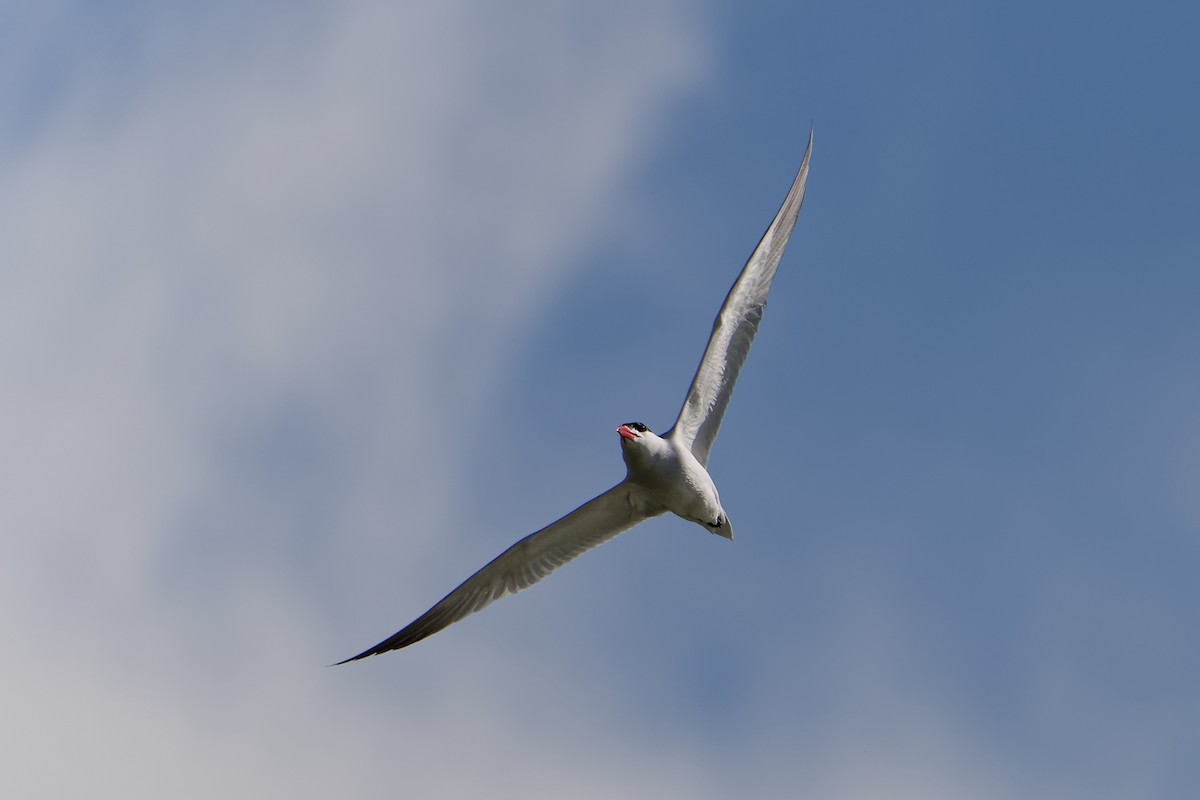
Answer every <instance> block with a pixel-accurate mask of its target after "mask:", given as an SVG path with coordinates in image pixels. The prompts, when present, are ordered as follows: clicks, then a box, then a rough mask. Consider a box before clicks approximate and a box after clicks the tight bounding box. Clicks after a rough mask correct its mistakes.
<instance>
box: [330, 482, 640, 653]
mask: <svg viewBox="0 0 1200 800" xmlns="http://www.w3.org/2000/svg"><path fill="white" fill-rule="evenodd" d="M661 513H662V509H658V508H656V507H654V506H653V505H652V504H651V503H650V501H649V499H648V498H646V497H645V496H644V494H643V493H642V490H641V489H639V488H638V487H637V486H634V485H633V484H630V483H627V482H625V481H622V482H621V483H619V484H617V485H616V486H614V487H613V488H611V489H609V490H608V491H607V492H605V493H604V494H602V495H600V496H599V497H596V498H593V499H592V500H589V501H588V502H586V503H584V504H583V505H582V506H580V507H579V508H577V509H575V510H574V511H572V512H571V513H570V514H567V515H566V516H565V517H563V518H562V519H560V520H559V521H558V522H555V523H553V524H551V525H548V526H546V527H545V528H542V529H541V530H540V531H538V532H536V533H531V534H530V535H529V536H526V537H525V538H524V539H522V540H521V541H519V542H517V543H516V544H514V545H513V546H512V547H510V548H508V549H507V550H505V551H504V552H503V553H501V554H500V555H498V556H496V558H494V559H493V560H492V561H491V562H490V563H489V564H488V565H487V566H486V567H484V568H483V569H481V570H479V571H478V572H476V573H475V574H474V575H472V576H471V577H469V578H467V579H466V580H465V581H463V582H462V584H461V585H460V586H459V587H458V588H457V589H455V590H454V591H452V592H451V593H450V594H448V595H446V596H445V597H443V598H442V599H441V600H440V601H438V603H437V604H436V605H435V606H434V607H433V608H431V609H429V610H428V611H426V612H425V613H424V614H422V615H421V616H420V617H418V618H417V619H416V620H414V621H413V622H412V623H410V624H409V625H407V626H406V627H404V628H403V629H401V630H400V631H398V632H397V633H396V634H395V635H393V636H391V637H390V638H388V639H385V640H384V641H382V642H380V643H379V644H377V645H375V646H374V647H372V648H371V649H369V650H364V651H363V652H361V653H359V654H358V655H356V656H354V657H353V658H348V659H346V660H345V661H339V662H338V663H339V664H345V663H347V662H349V661H357V660H358V659H360V658H366V657H367V656H373V655H377V654H379V653H386V652H387V651H389V650H397V649H399V648H401V647H407V646H408V645H410V644H413V643H414V642H419V641H421V640H422V639H424V638H425V637H427V636H432V635H433V634H435V633H437V632H438V631H440V630H441V629H442V628H445V627H447V626H449V625H453V624H454V623H455V622H458V621H459V620H460V619H462V618H463V617H465V616H467V615H469V614H474V613H475V612H476V611H479V610H480V609H482V608H483V607H484V606H486V605H487V604H488V603H491V602H492V601H493V600H498V599H499V598H501V597H503V596H504V595H506V594H516V593H517V592H519V591H521V590H522V589H526V588H528V587H530V586H532V585H533V584H535V583H537V582H538V581H540V580H541V579H542V578H544V577H546V576H547V575H549V574H550V573H551V572H553V571H554V570H555V569H557V568H558V567H561V566H562V565H563V564H565V563H567V562H568V561H570V560H571V559H573V558H575V557H576V556H578V555H581V554H582V553H584V552H585V551H587V550H590V549H592V548H593V547H595V546H596V545H598V544H601V543H603V542H606V541H608V540H609V539H611V538H613V537H614V536H616V535H617V534H619V533H622V532H624V531H627V530H629V529H630V528H632V527H633V526H634V525H637V524H638V523H639V522H641V521H643V520H645V519H648V518H650V517H652V516H656V515H657V514H661Z"/></svg>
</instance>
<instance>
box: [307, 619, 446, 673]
mask: <svg viewBox="0 0 1200 800" xmlns="http://www.w3.org/2000/svg"><path fill="white" fill-rule="evenodd" d="M439 606H440V607H439ZM447 616H449V614H448V610H447V609H446V608H445V607H444V606H441V604H439V605H438V606H434V607H433V608H431V609H429V611H427V612H425V613H424V614H422V615H421V617H420V618H418V619H416V620H415V621H413V622H411V623H410V624H409V625H407V626H406V627H404V628H402V629H400V630H399V631H396V633H394V634H392V635H391V636H389V637H388V638H387V639H384V640H383V641H382V642H380V643H379V644H377V645H375V646H374V647H370V648H368V649H366V650H363V651H362V652H361V653H359V654H358V655H356V656H351V657H350V658H347V659H346V660H345V661H339V662H337V663H336V664H330V665H329V666H331V667H340V666H341V665H342V664H349V663H350V662H351V661H358V660H360V659H363V658H369V657H370V656H377V655H380V654H382V653H387V652H390V651H392V650H399V649H400V648H402V647H408V646H409V645H410V644H416V643H417V642H419V641H421V640H422V639H424V638H426V637H429V636H432V635H433V634H435V633H437V632H438V631H440V630H441V629H442V628H445V627H447V626H449V625H450V624H451V623H452V622H454V619H453V618H451V619H446V617H447Z"/></svg>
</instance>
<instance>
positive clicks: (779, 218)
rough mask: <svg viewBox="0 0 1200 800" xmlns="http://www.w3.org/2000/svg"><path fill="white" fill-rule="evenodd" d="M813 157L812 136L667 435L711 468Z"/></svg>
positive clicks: (729, 299)
mask: <svg viewBox="0 0 1200 800" xmlns="http://www.w3.org/2000/svg"><path fill="white" fill-rule="evenodd" d="M811 154H812V133H811V132H810V133H809V135H808V149H807V150H806V151H805V152H804V161H803V162H801V164H800V170H799V172H797V173H796V179H795V181H793V182H792V188H791V189H790V190H789V191H788V193H787V197H785V198H784V200H783V205H782V206H781V207H780V209H779V213H778V214H776V215H775V219H774V220H773V221H772V222H771V225H770V227H768V228H767V232H766V233H765V234H763V238H762V241H760V242H759V243H758V247H756V248H754V252H753V253H752V254H751V255H750V260H749V261H747V262H746V266H745V267H743V268H742V274H741V275H739V276H738V279H737V281H736V282H735V283H734V284H733V288H732V289H730V290H729V296H728V297H726V298H725V304H724V305H722V306H721V311H720V313H719V314H717V320H716V322H714V323H713V332H712V336H711V337H710V338H709V340H708V347H707V349H705V351H704V358H702V359H700V367H699V368H698V369H697V370H696V377H695V378H693V379H692V386H691V388H690V389H688V394H687V399H685V400H684V401H683V409H682V410H681V411H680V412H679V419H677V420H676V421H675V427H673V428H671V430H670V431H669V432H668V433H667V434H666V435H667V436H673V437H675V438H676V439H677V440H679V441H681V442H682V443H683V444H684V445H685V446H687V447H688V448H689V449H690V450H691V451H692V455H694V456H695V457H696V458H697V460H699V462H700V463H701V464H704V465H705V466H707V465H708V454H709V451H710V450H711V449H712V443H713V440H714V439H716V438H717V430H718V429H719V428H720V427H721V418H722V417H724V416H725V409H726V408H727V407H728V406H729V398H730V396H731V395H732V394H733V384H734V383H735V382H736V381H737V378H738V373H739V372H741V370H742V364H744V363H745V362H746V355H747V354H748V353H749V352H750V345H751V344H752V343H753V342H754V335H755V334H756V333H758V325H759V323H760V322H761V321H762V315H763V309H764V308H766V306H767V294H768V293H769V292H770V291H771V281H773V280H774V279H775V271H776V270H777V269H778V267H779V259H780V258H781V257H782V256H783V249H784V248H785V247H787V243H788V239H789V238H791V235H792V229H793V228H795V227H796V217H797V216H798V215H799V214H800V206H801V205H803V203H804V186H805V184H806V183H807V182H808V157H809V156H810V155H811Z"/></svg>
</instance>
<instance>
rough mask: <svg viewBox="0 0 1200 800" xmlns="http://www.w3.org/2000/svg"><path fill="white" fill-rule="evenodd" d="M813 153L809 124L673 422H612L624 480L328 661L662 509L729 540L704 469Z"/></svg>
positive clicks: (438, 625)
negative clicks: (784, 187)
mask: <svg viewBox="0 0 1200 800" xmlns="http://www.w3.org/2000/svg"><path fill="white" fill-rule="evenodd" d="M811 155H812V131H811V130H810V131H809V135H808V146H807V148H806V149H805V151H804V158H803V160H802V161H801V163H800V168H799V170H798V171H797V172H796V177H795V179H794V180H793V181H792V185H791V188H790V189H789V190H788V193H787V196H786V197H785V198H784V200H783V204H782V205H781V206H780V208H779V211H778V213H776V215H775V218H774V219H773V220H772V221H771V224H770V225H769V226H768V227H767V230H766V232H765V233H764V234H763V237H762V239H761V240H760V241H759V243H758V246H757V247H755V248H754V251H753V253H751V255H750V258H749V260H748V261H747V262H746V265H745V266H744V267H743V268H742V271H741V273H740V274H739V275H738V278H737V280H736V281H735V282H734V284H733V287H732V288H731V289H730V290H729V294H728V295H727V296H726V298H725V302H724V303H723V304H722V305H721V310H720V312H719V313H718V314H717V317H716V320H715V321H714V323H713V329H712V335H711V336H710V337H709V340H708V346H707V347H706V348H705V350H704V356H703V357H702V358H701V359H700V366H699V367H698V368H697V369H696V374H695V377H694V378H693V379H692V383H691V386H690V387H689V388H688V392H687V396H686V398H685V399H684V402H683V408H682V409H681V410H680V412H679V417H678V418H677V419H676V421H675V424H674V425H673V426H672V427H671V429H670V430H669V431H667V432H666V433H663V434H662V435H658V434H655V433H654V432H653V431H651V430H650V429H649V427H647V426H646V425H645V424H643V423H641V422H626V423H624V424H622V425H620V426H618V427H617V434H618V436H619V437H620V446H621V456H622V458H623V459H624V461H625V467H626V475H625V479H624V480H622V481H621V482H620V483H618V484H617V485H616V486H614V487H612V488H611V489H609V490H608V491H607V492H604V493H603V494H601V495H599V496H597V497H595V498H593V499H591V500H589V501H588V502H586V503H584V504H583V505H581V506H580V507H579V508H577V509H575V510H574V511H572V512H571V513H569V514H567V515H566V516H565V517H563V518H561V519H559V520H558V521H557V522H554V523H551V524H550V525H548V526H546V527H545V528H542V529H541V530H539V531H536V532H534V533H531V534H530V535H528V536H526V537H525V538H524V539H521V540H520V541H519V542H517V543H516V544H514V545H513V546H512V547H510V548H508V549H507V550H505V551H504V552H503V553H501V554H500V555H499V556H497V557H496V558H494V559H493V560H492V561H490V562H489V563H488V564H487V565H486V566H484V567H483V568H482V569H480V570H479V571H478V572H476V573H475V574H474V575H472V576H471V577H469V578H467V579H466V580H465V581H463V582H462V583H461V584H459V586H458V587H457V588H455V589H454V591H452V592H450V594H448V595H446V596H445V597H443V598H442V599H441V600H439V601H438V602H437V603H436V604H434V605H433V607H431V608H430V609H429V610H428V611H426V612H425V613H424V614H422V615H421V616H419V617H417V619H415V620H414V621H413V622H411V623H409V624H408V625H406V626H405V627H403V628H401V629H400V630H399V631H397V632H396V633H395V634H393V635H392V636H390V637H388V638H387V639H384V640H383V641H382V642H380V643H379V644H377V645H375V646H374V647H370V648H368V649H366V650H364V651H363V652H361V653H359V654H358V655H356V656H351V657H350V658H347V659H345V660H344V661H339V662H337V664H335V665H334V666H339V665H341V664H347V663H349V662H351V661H358V660H360V659H363V658H367V657H368V656H374V655H379V654H380V653H386V652H388V651H391V650H398V649H400V648H402V647H408V646H409V645H411V644H415V643H416V642H419V641H421V640H422V639H425V638H426V637H429V636H432V635H433V634H435V633H437V632H439V631H441V630H443V629H444V628H446V627H448V626H450V625H453V624H454V623H455V622H458V621H459V620H461V619H463V618H464V617H467V616H469V615H470V614H474V613H475V612H477V611H480V610H482V609H483V608H484V607H485V606H487V605H489V604H490V603H491V602H492V601H494V600H498V599H500V598H501V597H504V596H505V595H508V594H515V593H517V592H519V591H521V590H522V589H527V588H529V587H530V586H532V585H533V584H535V583H537V582H538V581H540V580H541V579H542V578H545V577H546V576H547V575H549V574H550V573H551V572H553V571H554V570H555V569H557V568H558V567H561V566H562V565H563V564H565V563H567V562H568V561H570V560H572V559H574V558H575V557H577V556H579V555H581V554H583V553H584V552H586V551H588V550H590V549H592V548H593V547H596V546H597V545H599V544H602V543H604V542H607V541H608V540H610V539H612V538H614V537H615V536H617V535H618V534H620V533H624V532H625V531H627V530H629V529H630V528H632V527H634V526H635V525H637V524H639V523H641V522H644V521H645V520H647V519H650V518H651V517H656V516H659V515H660V514H665V513H667V512H671V513H673V514H675V515H676V516H678V517H681V518H683V519H685V520H688V521H690V522H695V523H697V524H699V525H702V526H704V527H705V528H706V529H708V530H709V531H710V532H712V533H714V534H716V535H718V536H722V537H724V538H726V539H730V540H732V539H733V526H732V524H731V523H730V521H729V515H728V514H726V513H725V509H724V507H723V506H722V505H721V498H720V495H719V494H718V493H717V487H716V485H715V484H714V483H713V480H712V477H711V476H710V475H709V474H708V469H707V467H708V459H709V453H710V451H711V450H712V446H713V440H714V439H716V436H717V430H718V429H719V428H720V427H721V420H722V418H723V417H724V416H725V410H726V409H727V408H728V406H729V399H730V397H731V396H732V394H733V386H734V383H735V382H736V381H737V378H738V374H739V373H740V372H741V370H742V365H743V364H745V361H746V356H747V354H748V353H749V352H750V345H751V344H752V343H753V342H754V337H755V334H757V333H758V328H759V325H760V323H761V322H762V317H763V310H764V309H765V308H766V305H767V295H768V293H769V292H770V291H771V282H772V281H773V280H774V278H775V273H776V271H777V269H778V267H779V261H780V259H781V258H782V256H783V252H784V248H785V247H787V243H788V240H789V239H790V238H791V235H792V230H793V229H794V228H795V226H796V219H797V217H798V216H799V214H800V208H801V206H802V205H803V203H804V191H805V186H806V185H807V183H808V161H809V157H810V156H811Z"/></svg>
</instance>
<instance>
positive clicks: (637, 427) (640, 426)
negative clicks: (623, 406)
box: [629, 422, 650, 433]
mask: <svg viewBox="0 0 1200 800" xmlns="http://www.w3.org/2000/svg"><path fill="white" fill-rule="evenodd" d="M629 427H631V428H633V429H634V430H635V431H637V432H638V433H645V432H646V431H648V430H650V429H649V428H647V427H646V426H645V425H643V424H642V423H640V422H635V423H633V424H632V425H630V426H629Z"/></svg>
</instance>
